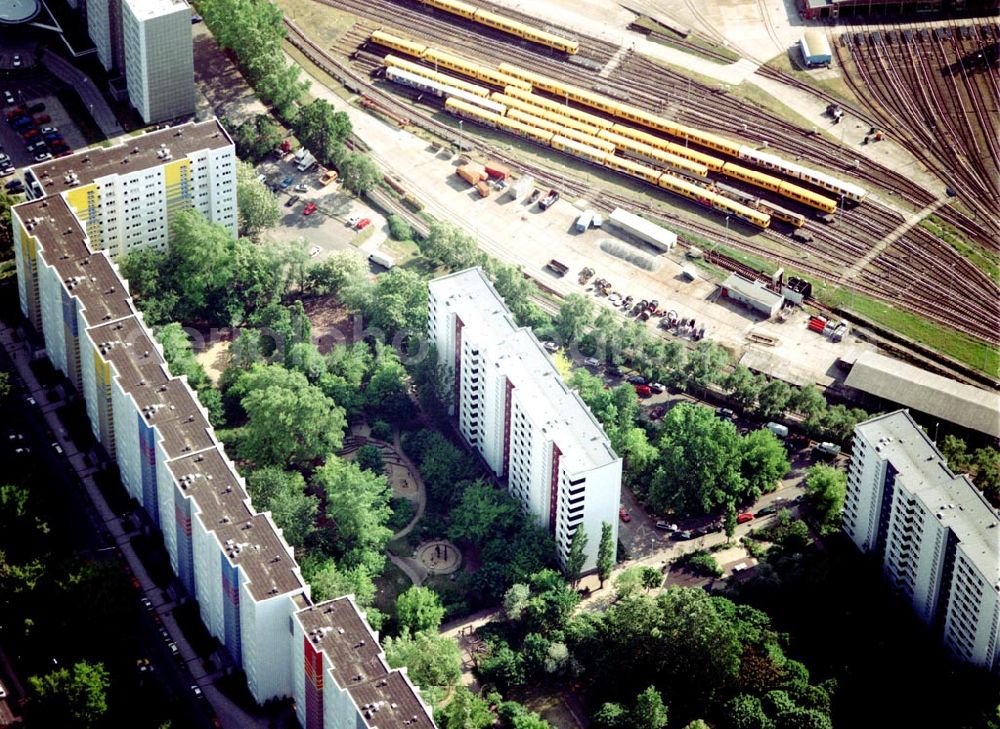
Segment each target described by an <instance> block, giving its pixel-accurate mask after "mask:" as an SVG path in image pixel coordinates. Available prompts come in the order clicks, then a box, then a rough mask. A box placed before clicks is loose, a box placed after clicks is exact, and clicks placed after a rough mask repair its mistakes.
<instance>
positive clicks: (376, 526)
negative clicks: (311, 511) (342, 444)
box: [313, 457, 392, 574]
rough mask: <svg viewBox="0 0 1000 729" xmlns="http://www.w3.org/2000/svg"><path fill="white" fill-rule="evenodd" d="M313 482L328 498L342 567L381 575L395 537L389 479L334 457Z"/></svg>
mask: <svg viewBox="0 0 1000 729" xmlns="http://www.w3.org/2000/svg"><path fill="white" fill-rule="evenodd" d="M313 482H314V483H315V484H316V485H317V486H318V487H319V488H321V489H323V491H324V493H325V494H326V515H327V517H328V518H329V519H330V521H331V522H332V523H333V524H334V525H335V528H336V537H335V540H334V545H335V547H336V549H337V553H338V555H339V557H340V559H339V562H340V564H341V565H343V566H346V567H355V566H358V565H365V566H366V567H367V568H368V569H369V572H370V573H371V574H378V573H379V572H381V571H382V566H383V564H384V561H385V557H384V552H385V545H386V544H387V543H388V541H389V538H390V537H391V536H392V532H391V530H390V529H389V528H388V527H386V523H387V522H388V521H389V517H390V516H391V515H392V511H391V509H390V508H389V497H390V496H391V492H390V489H389V484H388V482H387V481H386V478H385V476H382V475H379V474H374V473H371V472H369V471H362V470H361V469H360V468H358V465H357V464H356V463H351V462H350V461H345V460H343V459H342V458H336V457H332V458H329V459H328V460H327V462H326V463H325V464H324V465H323V466H322V467H321V468H319V469H317V471H316V474H315V476H314V478H313Z"/></svg>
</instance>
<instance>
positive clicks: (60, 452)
mask: <svg viewBox="0 0 1000 729" xmlns="http://www.w3.org/2000/svg"><path fill="white" fill-rule="evenodd" d="M52 447H53V448H55V450H56V453H58V454H59V455H60V456H61V455H62V453H63V449H62V446H61V445H59V444H58V443H57V442H56V441H52Z"/></svg>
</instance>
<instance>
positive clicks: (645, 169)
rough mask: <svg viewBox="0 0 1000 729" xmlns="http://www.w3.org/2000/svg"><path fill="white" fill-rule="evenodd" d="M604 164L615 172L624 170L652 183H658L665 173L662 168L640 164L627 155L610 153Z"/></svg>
mask: <svg viewBox="0 0 1000 729" xmlns="http://www.w3.org/2000/svg"><path fill="white" fill-rule="evenodd" d="M604 166H605V167H607V168H609V169H612V170H614V171H615V172H622V173H624V174H626V175H629V176H631V177H638V178H639V179H640V180H645V181H646V182H648V183H649V184H651V185H656V184H657V183H658V182H659V181H660V176H661V175H662V174H663V172H662V171H660V170H655V169H653V168H652V167H649V166H647V165H643V164H639V163H638V162H635V161H633V160H630V159H626V158H625V157H616V156H615V155H613V154H609V155H608V158H607V159H606V160H604Z"/></svg>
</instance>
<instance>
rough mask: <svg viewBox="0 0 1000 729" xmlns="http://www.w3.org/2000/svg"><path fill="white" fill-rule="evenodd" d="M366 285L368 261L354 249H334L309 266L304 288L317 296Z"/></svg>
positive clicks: (362, 287)
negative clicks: (322, 259) (318, 261)
mask: <svg viewBox="0 0 1000 729" xmlns="http://www.w3.org/2000/svg"><path fill="white" fill-rule="evenodd" d="M367 287H368V263H367V262H366V261H365V258H364V256H362V255H361V254H360V253H359V252H358V251H356V250H353V249H352V250H346V251H334V252H333V253H331V254H330V255H329V256H327V258H326V260H324V261H322V262H320V263H317V264H314V265H312V266H310V267H309V270H308V273H307V274H306V289H307V290H308V291H309V292H310V293H313V294H316V295H318V296H325V295H326V294H340V293H341V292H343V291H348V290H350V289H364V288H367Z"/></svg>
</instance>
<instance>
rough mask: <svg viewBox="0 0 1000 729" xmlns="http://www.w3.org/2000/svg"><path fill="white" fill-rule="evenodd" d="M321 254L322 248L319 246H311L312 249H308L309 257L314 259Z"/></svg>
mask: <svg viewBox="0 0 1000 729" xmlns="http://www.w3.org/2000/svg"><path fill="white" fill-rule="evenodd" d="M322 252H323V249H322V248H320V247H319V246H313V247H312V248H310V249H309V257H310V258H315V257H316V256H318V255H319V254H320V253H322Z"/></svg>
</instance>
